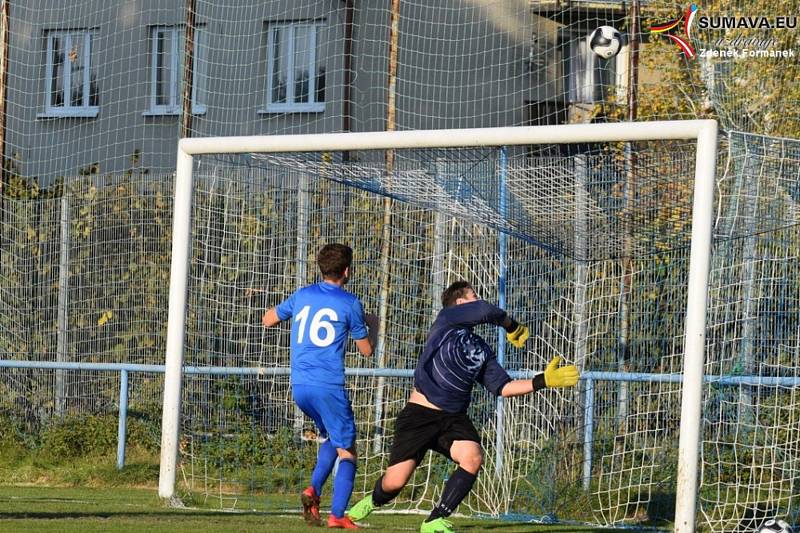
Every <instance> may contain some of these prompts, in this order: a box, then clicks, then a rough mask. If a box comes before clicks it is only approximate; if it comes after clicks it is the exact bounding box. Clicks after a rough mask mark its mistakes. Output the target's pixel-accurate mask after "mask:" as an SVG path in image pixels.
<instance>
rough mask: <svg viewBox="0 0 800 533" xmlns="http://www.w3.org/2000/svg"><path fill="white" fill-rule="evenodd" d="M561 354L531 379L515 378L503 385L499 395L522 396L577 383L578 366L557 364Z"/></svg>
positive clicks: (578, 375)
mask: <svg viewBox="0 0 800 533" xmlns="http://www.w3.org/2000/svg"><path fill="white" fill-rule="evenodd" d="M560 363H561V356H555V357H553V359H552V360H551V361H550V363H549V364H548V365H547V368H546V369H545V371H544V372H542V373H541V374H537V375H536V376H534V378H533V379H515V380H512V381H509V382H508V383H506V384H505V386H503V388H502V390H501V391H500V395H501V396H503V397H504V398H509V397H511V396H522V395H524V394H529V393H531V392H536V391H538V390H542V389H547V388H566V387H574V386H575V385H577V383H578V380H579V379H580V377H581V373H580V371H579V370H578V367H577V366H575V365H564V366H559V364H560Z"/></svg>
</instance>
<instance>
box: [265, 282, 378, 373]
mask: <svg viewBox="0 0 800 533" xmlns="http://www.w3.org/2000/svg"><path fill="white" fill-rule="evenodd" d="M275 310H276V311H277V313H278V318H280V319H281V320H288V319H289V318H292V336H291V361H292V363H291V367H292V379H291V381H292V385H315V386H320V385H322V386H326V385H327V386H329V387H331V386H336V387H343V386H344V353H345V343H346V342H347V336H348V333H349V334H351V335H352V336H353V338H354V339H356V340H359V339H363V338H366V336H367V327H366V326H365V325H364V310H363V309H362V307H361V302H360V301H359V300H358V298H356V296H355V295H353V294H351V293H349V292H347V291H346V290H344V289H342V288H341V287H339V286H338V285H334V284H333V283H328V282H326V281H321V282H319V283H316V284H314V285H309V286H308V287H303V288H302V289H298V290H297V291H295V293H294V294H292V295H291V296H289V298H287V299H286V300H284V301H283V302H281V303H280V304H279V305H278V306H277V307H276V308H275Z"/></svg>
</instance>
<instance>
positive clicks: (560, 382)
mask: <svg viewBox="0 0 800 533" xmlns="http://www.w3.org/2000/svg"><path fill="white" fill-rule="evenodd" d="M559 363H561V356H560V355H557V356H555V357H553V359H552V360H551V361H550V363H549V364H548V365H547V368H546V369H545V371H544V384H545V386H547V387H574V386H575V384H576V383H578V378H580V377H581V373H580V372H579V371H578V367H577V366H575V365H566V366H562V367H561V368H558V365H559Z"/></svg>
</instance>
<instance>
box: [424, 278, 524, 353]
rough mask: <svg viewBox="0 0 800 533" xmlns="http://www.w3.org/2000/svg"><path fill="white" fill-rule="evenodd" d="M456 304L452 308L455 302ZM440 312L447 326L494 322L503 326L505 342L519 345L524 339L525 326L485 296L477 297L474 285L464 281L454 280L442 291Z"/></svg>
mask: <svg viewBox="0 0 800 533" xmlns="http://www.w3.org/2000/svg"><path fill="white" fill-rule="evenodd" d="M456 305H458V306H459V307H458V308H456V307H455V306H456ZM442 308H443V309H442V312H441V313H440V316H439V319H437V320H441V321H442V322H443V323H444V324H446V325H447V326H449V327H456V328H457V327H465V328H471V327H474V326H477V325H479V324H494V325H496V326H500V327H502V328H503V329H505V330H506V338H507V339H508V342H509V343H511V344H512V345H513V346H515V347H517V348H522V347H523V346H524V345H525V341H526V340H528V335H529V333H528V328H527V326H525V325H524V324H520V323H519V322H517V321H516V320H514V319H513V318H511V316H509V314H508V313H506V311H505V310H503V309H501V308H499V307H497V306H496V305H493V304H491V303H489V302H487V301H486V300H480V299H478V297H477V295H476V294H475V289H473V288H472V285H470V284H469V283H468V282H466V281H456V282H455V283H453V284H452V285H450V286H449V287H448V288H447V290H445V291H444V292H443V293H442Z"/></svg>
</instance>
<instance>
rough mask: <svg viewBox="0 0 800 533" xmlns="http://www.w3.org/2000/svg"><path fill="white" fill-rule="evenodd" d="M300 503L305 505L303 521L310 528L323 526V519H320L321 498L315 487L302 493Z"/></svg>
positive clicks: (307, 488)
mask: <svg viewBox="0 0 800 533" xmlns="http://www.w3.org/2000/svg"><path fill="white" fill-rule="evenodd" d="M300 502H301V503H302V504H303V519H304V520H305V521H306V524H308V525H309V526H322V525H323V524H322V519H321V518H320V517H319V496H317V491H315V490H314V487H311V486H309V487H306V490H304V491H303V492H301V493H300Z"/></svg>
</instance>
